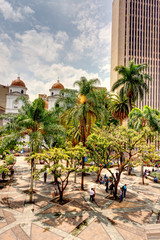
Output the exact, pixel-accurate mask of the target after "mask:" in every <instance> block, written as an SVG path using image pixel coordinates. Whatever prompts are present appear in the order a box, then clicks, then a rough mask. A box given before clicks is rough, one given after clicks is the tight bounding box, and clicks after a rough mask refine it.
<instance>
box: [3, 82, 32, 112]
mask: <svg viewBox="0 0 160 240" xmlns="http://www.w3.org/2000/svg"><path fill="white" fill-rule="evenodd" d="M26 92H27V88H26V85H25V83H24V82H23V81H22V80H21V79H20V77H17V79H16V80H13V81H12V83H11V85H10V86H9V92H8V94H7V95H6V109H5V112H6V113H18V110H19V109H20V108H21V107H22V105H23V101H22V100H21V99H18V98H19V97H20V96H24V97H26V98H28V95H27V93H26Z"/></svg>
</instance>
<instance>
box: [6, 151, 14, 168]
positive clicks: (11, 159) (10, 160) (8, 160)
mask: <svg viewBox="0 0 160 240" xmlns="http://www.w3.org/2000/svg"><path fill="white" fill-rule="evenodd" d="M14 161H15V157H14V155H13V154H9V155H7V156H6V158H5V160H4V163H5V164H6V165H7V166H8V165H12V164H13V163H14Z"/></svg>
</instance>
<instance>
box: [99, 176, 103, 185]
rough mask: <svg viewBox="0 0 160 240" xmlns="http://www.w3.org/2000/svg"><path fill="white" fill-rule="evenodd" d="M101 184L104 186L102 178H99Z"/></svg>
mask: <svg viewBox="0 0 160 240" xmlns="http://www.w3.org/2000/svg"><path fill="white" fill-rule="evenodd" d="M99 183H100V184H103V179H102V176H100V177H99Z"/></svg>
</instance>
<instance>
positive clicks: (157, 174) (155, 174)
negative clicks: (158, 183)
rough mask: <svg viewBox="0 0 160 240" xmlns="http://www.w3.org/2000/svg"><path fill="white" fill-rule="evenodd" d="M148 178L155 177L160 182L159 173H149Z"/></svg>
mask: <svg viewBox="0 0 160 240" xmlns="http://www.w3.org/2000/svg"><path fill="white" fill-rule="evenodd" d="M150 176H151V177H155V176H157V177H158V179H159V180H160V173H157V172H151V174H150Z"/></svg>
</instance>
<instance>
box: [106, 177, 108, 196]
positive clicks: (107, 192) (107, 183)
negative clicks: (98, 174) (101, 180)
mask: <svg viewBox="0 0 160 240" xmlns="http://www.w3.org/2000/svg"><path fill="white" fill-rule="evenodd" d="M105 186H106V189H105V191H106V192H107V193H108V177H107V178H106V182H105Z"/></svg>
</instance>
